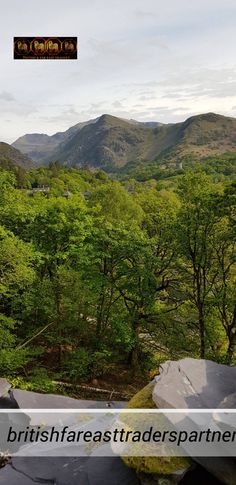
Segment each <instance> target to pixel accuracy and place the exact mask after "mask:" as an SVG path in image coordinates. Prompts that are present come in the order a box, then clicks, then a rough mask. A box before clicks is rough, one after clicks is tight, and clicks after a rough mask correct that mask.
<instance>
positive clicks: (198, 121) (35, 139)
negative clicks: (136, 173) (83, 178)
mask: <svg viewBox="0 0 236 485" xmlns="http://www.w3.org/2000/svg"><path fill="white" fill-rule="evenodd" d="M13 146H14V147H15V148H18V149H20V150H21V151H22V152H23V153H25V154H27V155H29V156H30V157H31V158H32V159H33V160H35V161H36V162H37V163H38V164H47V163H49V162H50V161H54V160H58V161H60V162H61V163H63V164H64V165H66V166H77V167H83V166H88V167H91V168H103V169H105V170H107V171H112V170H114V169H116V167H118V168H119V167H123V166H124V165H126V164H127V163H128V162H134V163H135V162H137V163H139V164H140V163H146V162H150V161H155V160H156V161H157V162H158V161H159V162H160V163H161V162H163V160H164V161H165V162H167V163H169V164H172V163H174V162H176V160H180V159H182V158H183V157H184V158H185V159H186V157H187V156H188V155H191V156H194V157H196V158H197V159H202V158H204V157H206V156H211V155H219V154H222V153H226V152H234V153H235V152H236V119H234V118H229V117H225V116H221V115H218V114H214V113H207V114H202V115H197V116H192V117H191V118H189V119H187V120H186V121H184V122H182V123H172V124H166V125H163V124H160V123H157V122H148V123H145V122H144V123H142V122H137V121H135V120H124V119H121V118H117V117H115V116H110V115H107V114H105V115H102V116H101V117H99V118H97V119H95V120H90V121H88V122H85V123H78V124H77V125H75V126H73V127H72V128H70V129H69V130H67V131H65V132H62V133H56V134H55V135H53V136H48V135H42V134H41V135H40V134H33V135H25V136H23V137H21V138H19V139H18V140H16V142H14V144H13Z"/></svg>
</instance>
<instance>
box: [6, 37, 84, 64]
mask: <svg viewBox="0 0 236 485" xmlns="http://www.w3.org/2000/svg"><path fill="white" fill-rule="evenodd" d="M77 53H78V41H77V37H14V59H77V57H78V55H77Z"/></svg>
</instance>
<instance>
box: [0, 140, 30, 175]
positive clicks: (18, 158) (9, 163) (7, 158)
mask: <svg viewBox="0 0 236 485" xmlns="http://www.w3.org/2000/svg"><path fill="white" fill-rule="evenodd" d="M32 165H33V163H32V161H31V160H30V158H29V157H28V156H27V155H24V154H22V153H21V152H20V151H19V150H17V149H16V148H14V147H13V146H11V145H8V143H3V142H0V167H1V168H5V169H11V168H14V167H16V166H17V167H21V168H24V169H28V168H30V167H32Z"/></svg>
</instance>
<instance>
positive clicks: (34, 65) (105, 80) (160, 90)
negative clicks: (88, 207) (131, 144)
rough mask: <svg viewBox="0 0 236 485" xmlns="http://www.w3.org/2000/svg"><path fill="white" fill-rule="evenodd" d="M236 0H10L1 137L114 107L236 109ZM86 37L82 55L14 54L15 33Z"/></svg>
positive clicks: (0, 56)
mask: <svg viewBox="0 0 236 485" xmlns="http://www.w3.org/2000/svg"><path fill="white" fill-rule="evenodd" d="M235 24H236V1H235V0H164V1H163V0H145V1H144V0H70V1H66V0H40V1H37V2H32V1H30V0H25V1H24V2H19V0H8V2H3V4H2V5H1V18H0V113H1V115H0V141H6V142H13V141H14V140H15V139H16V138H17V137H19V136H21V135H23V134H25V133H35V132H37V133H48V134H53V133H55V132H57V131H63V130H66V129H67V128H69V127H70V126H72V125H73V124H76V123H78V122H79V121H84V120H88V119H90V118H95V117H97V116H99V115H101V114H102V113H110V114H113V115H115V116H120V117H125V118H135V119H137V120H140V121H142V120H143V121H152V120H155V121H161V122H176V121H180V120H184V119H186V118H187V117H189V116H191V115H193V114H197V113H201V112H208V111H214V112H218V113H221V114H227V115H230V116H236V67H235V60H236V54H235V45H236V28H235ZM26 35H29V36H34V35H42V36H43V35H45V36H46V35H49V36H53V35H65V36H66V35H67V36H78V38H79V50H80V52H79V58H78V60H77V61H76V60H74V61H66V60H64V61H63V60H61V61H48V60H45V61H36V60H31V61H30V60H29V61H26V60H22V61H19V60H15V61H14V60H13V59H12V43H13V36H26Z"/></svg>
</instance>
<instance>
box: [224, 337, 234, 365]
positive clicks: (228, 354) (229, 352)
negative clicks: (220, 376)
mask: <svg viewBox="0 0 236 485" xmlns="http://www.w3.org/2000/svg"><path fill="white" fill-rule="evenodd" d="M228 341H229V343H228V349H227V352H226V361H227V364H228V365H230V364H231V363H232V360H233V356H234V352H235V350H236V334H235V332H234V331H231V332H229V333H228Z"/></svg>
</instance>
